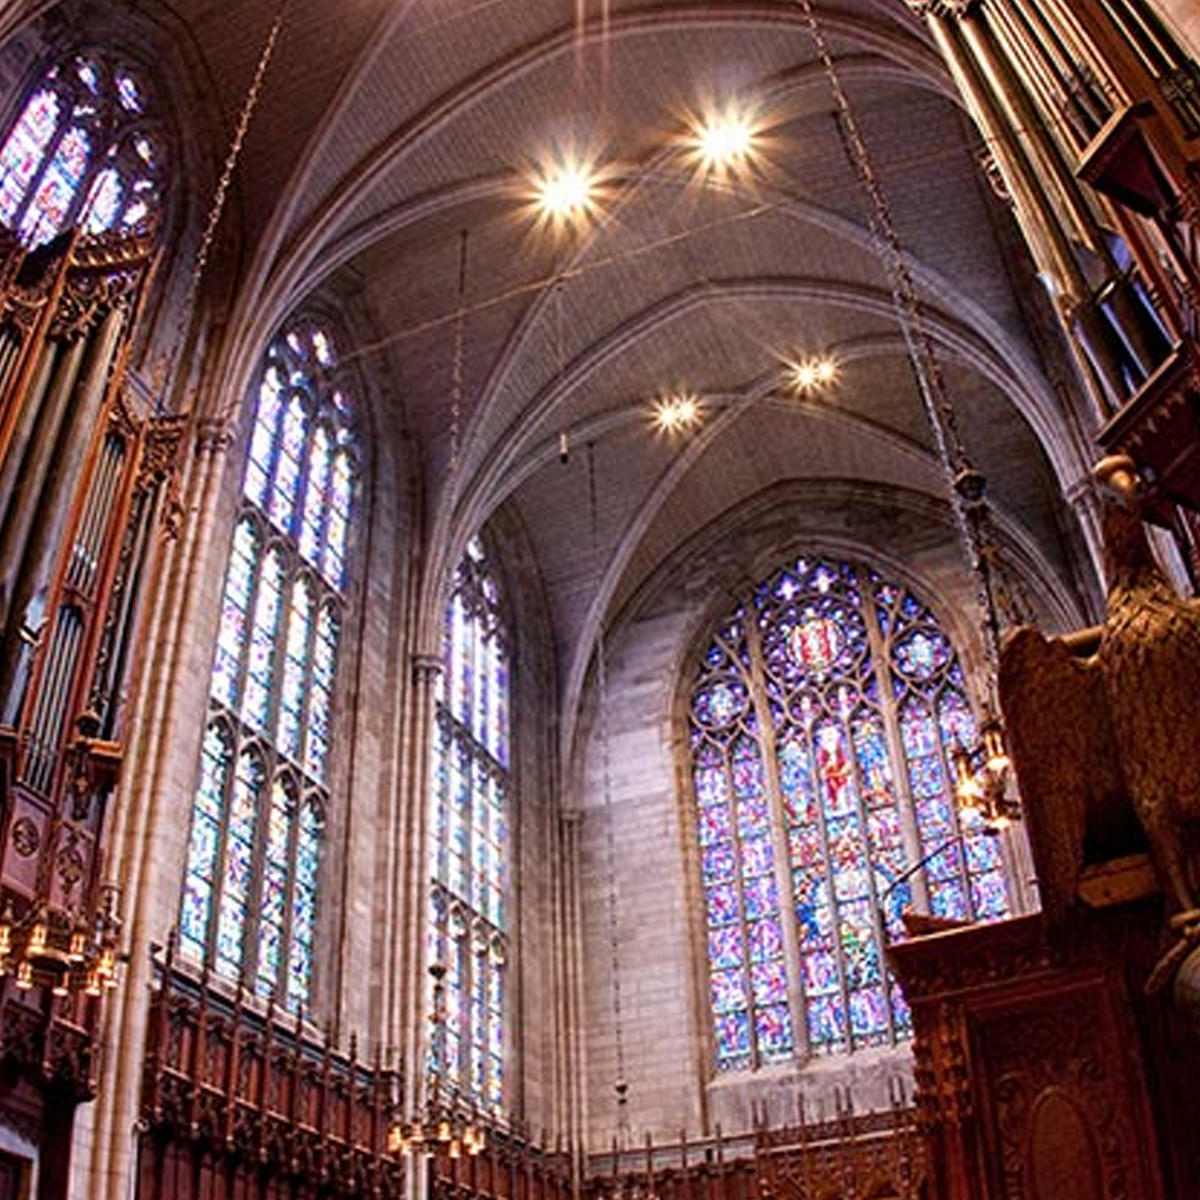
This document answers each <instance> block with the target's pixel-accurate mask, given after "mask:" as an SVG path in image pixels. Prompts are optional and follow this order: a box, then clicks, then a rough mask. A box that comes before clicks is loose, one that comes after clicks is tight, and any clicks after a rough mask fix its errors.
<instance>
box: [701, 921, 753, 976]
mask: <svg viewBox="0 0 1200 1200" xmlns="http://www.w3.org/2000/svg"><path fill="white" fill-rule="evenodd" d="M743 953H744V949H743V946H742V930H741V927H740V926H737V925H729V926H724V927H722V928H720V929H713V930H711V931H710V932H709V935H708V956H709V959H710V960H711V962H712V964H713V966H714V967H716V968H717V969H718V970H720V969H721V968H723V967H736V966H737V965H738V964H739V963H740V962H741V961H742V955H743Z"/></svg>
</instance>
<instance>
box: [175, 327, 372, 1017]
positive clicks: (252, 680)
mask: <svg viewBox="0 0 1200 1200" xmlns="http://www.w3.org/2000/svg"><path fill="white" fill-rule="evenodd" d="M354 418H355V411H354V405H353V402H352V399H351V396H350V393H349V390H348V387H347V385H346V383H345V380H344V378H343V374H342V372H341V371H340V369H339V364H338V356H337V351H336V349H335V345H334V342H333V339H332V337H331V335H330V333H329V331H328V330H327V329H325V328H324V327H323V326H321V325H320V324H315V323H312V322H309V321H303V320H302V321H296V322H293V323H291V324H289V325H288V326H287V327H285V329H284V330H283V332H281V333H280V334H279V335H278V336H277V337H276V338H275V339H274V340H273V341H272V342H271V344H270V346H269V348H268V350H267V354H266V358H265V361H264V363H263V367H262V370H261V372H260V374H259V377H258V383H257V386H256V405H255V414H254V427H253V433H252V436H251V442H250V452H249V456H248V459H247V462H246V468H245V476H244V479H243V484H242V501H241V506H240V512H239V515H238V518H237V521H236V525H235V527H234V536H233V549H232V552H231V554H230V558H229V564H228V567H227V568H226V574H225V588H224V597H223V600H222V606H221V624H220V629H219V632H218V635H217V648H216V655H215V658H214V662H213V670H212V678H211V682H210V685H209V697H210V699H209V718H208V725H207V729H206V731H205V736H204V746H203V752H202V756H201V769H200V785H199V788H198V789H197V793H196V798H195V803H194V808H193V814H192V828H191V839H190V843H189V849H188V862H187V873H186V878H185V885H184V894H183V907H182V914H181V918H180V945H181V949H182V950H183V952H184V953H185V954H189V955H191V956H192V957H194V958H197V959H199V960H202V961H205V962H207V963H208V964H209V965H210V966H211V967H212V968H213V969H214V970H215V971H217V972H218V973H219V974H221V975H224V976H226V977H228V978H231V979H238V980H241V981H242V982H243V984H244V985H245V986H247V987H249V988H250V989H251V990H253V991H255V992H257V993H259V994H260V995H263V996H271V997H274V998H275V1000H276V1002H277V1003H279V1004H281V1005H283V1006H285V1007H287V1008H289V1009H293V1010H298V1009H301V1008H303V1007H305V1006H306V1005H307V1004H308V1003H309V1002H310V993H311V988H312V981H313V972H314V954H313V949H314V938H315V934H316V915H317V891H318V885H319V882H320V863H321V854H322V848H323V831H324V827H325V820H326V814H327V811H328V808H329V803H330V794H329V759H330V752H331V745H332V737H333V729H332V724H331V720H332V709H333V693H334V680H335V676H336V672H337V663H338V656H339V649H340V642H341V631H342V625H343V616H344V610H345V606H346V597H347V587H348V573H347V546H348V542H349V537H350V530H351V523H352V521H353V518H354V510H355V496H356V489H357V477H358V449H357V439H356V437H355V433H354V428H355V420H354Z"/></svg>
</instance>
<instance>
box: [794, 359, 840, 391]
mask: <svg viewBox="0 0 1200 1200" xmlns="http://www.w3.org/2000/svg"><path fill="white" fill-rule="evenodd" d="M785 377H786V379H787V383H788V386H789V387H790V388H791V389H792V391H794V392H797V393H799V394H801V395H808V394H811V393H812V392H816V391H819V390H821V389H822V388H827V387H829V386H830V385H831V384H833V383H835V382H836V381H837V377H838V369H837V363H835V362H834V361H833V359H831V358H806V359H801V360H799V361H797V362H789V363H788V364H787V365H786V369H785Z"/></svg>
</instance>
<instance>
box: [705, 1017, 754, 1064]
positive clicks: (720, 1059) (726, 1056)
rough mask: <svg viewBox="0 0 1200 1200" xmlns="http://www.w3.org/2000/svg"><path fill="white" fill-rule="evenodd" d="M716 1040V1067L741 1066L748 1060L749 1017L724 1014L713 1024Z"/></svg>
mask: <svg viewBox="0 0 1200 1200" xmlns="http://www.w3.org/2000/svg"><path fill="white" fill-rule="evenodd" d="M713 1025H714V1033H715V1035H716V1040H717V1066H718V1067H721V1068H729V1067H735V1066H742V1065H744V1064H745V1063H746V1062H748V1061H749V1058H750V1015H749V1013H746V1012H737V1013H726V1014H723V1015H720V1016H718V1017H717V1018H716V1020H715V1021H714V1022H713Z"/></svg>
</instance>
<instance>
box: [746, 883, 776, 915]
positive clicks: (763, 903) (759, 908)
mask: <svg viewBox="0 0 1200 1200" xmlns="http://www.w3.org/2000/svg"><path fill="white" fill-rule="evenodd" d="M743 893H744V897H745V902H746V916H747V918H748V919H750V920H752V921H755V920H758V919H759V918H761V917H768V916H770V915H771V914H772V913H775V912H778V911H779V891H778V888H777V887H776V884H775V877H774V876H773V875H763V876H760V877H759V878H758V879H749V880H747V881H746V883H745V885H744V887H743Z"/></svg>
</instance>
